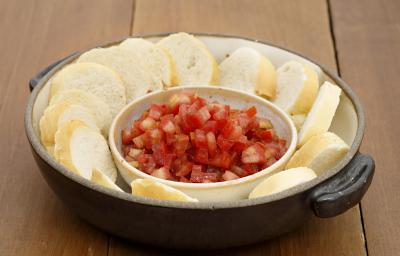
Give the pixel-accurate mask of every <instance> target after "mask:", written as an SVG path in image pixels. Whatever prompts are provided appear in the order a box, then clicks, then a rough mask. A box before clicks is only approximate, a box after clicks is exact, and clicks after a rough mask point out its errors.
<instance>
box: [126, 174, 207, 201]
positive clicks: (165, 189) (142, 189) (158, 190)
mask: <svg viewBox="0 0 400 256" xmlns="http://www.w3.org/2000/svg"><path fill="white" fill-rule="evenodd" d="M131 188H132V195H136V196H144V197H149V198H154V199H160V200H172V201H182V202H198V201H199V200H197V199H195V198H192V197H190V196H188V195H186V194H185V193H183V192H181V191H179V190H177V189H175V188H173V187H170V186H167V185H164V184H162V183H160V182H156V181H152V180H148V179H136V180H134V181H132V183H131Z"/></svg>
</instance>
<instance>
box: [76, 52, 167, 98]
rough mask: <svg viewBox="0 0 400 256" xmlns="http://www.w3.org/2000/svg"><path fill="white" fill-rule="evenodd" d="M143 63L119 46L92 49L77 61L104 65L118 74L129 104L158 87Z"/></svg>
mask: <svg viewBox="0 0 400 256" xmlns="http://www.w3.org/2000/svg"><path fill="white" fill-rule="evenodd" d="M141 61H142V60H140V59H139V58H138V56H137V55H136V54H134V53H133V52H132V51H130V50H127V49H124V48H121V47H118V46H112V47H109V48H95V49H92V50H90V51H87V52H85V53H83V54H82V55H81V56H80V57H79V58H78V60H77V62H79V63H80V62H95V63H98V64H102V65H104V66H106V67H109V68H111V69H113V70H114V71H115V72H117V73H118V74H119V75H120V76H121V78H122V80H123V81H124V84H125V87H126V95H127V101H128V103H129V102H131V101H132V100H134V99H136V98H137V97H140V96H142V95H145V94H146V93H147V92H149V91H152V90H154V88H155V87H156V85H154V84H153V80H152V78H151V75H150V73H149V72H148V71H147V70H146V69H145V68H144V65H143V64H141ZM159 89H161V88H159Z"/></svg>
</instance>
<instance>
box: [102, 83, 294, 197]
mask: <svg viewBox="0 0 400 256" xmlns="http://www.w3.org/2000/svg"><path fill="white" fill-rule="evenodd" d="M185 90H187V91H193V92H195V93H196V94H197V95H198V96H200V97H202V98H204V99H206V100H207V101H208V102H212V101H217V102H218V103H222V104H226V105H230V106H231V108H235V109H246V108H250V107H252V106H255V107H256V108H257V116H258V117H261V118H267V119H269V120H270V121H271V123H272V125H273V127H274V129H275V131H276V132H277V135H278V136H279V137H280V138H283V139H285V140H286V147H287V151H286V153H285V154H284V155H283V156H282V158H280V159H279V160H278V161H277V162H276V163H274V164H273V165H271V166H269V167H268V168H266V169H264V170H262V171H259V172H257V173H255V174H252V175H249V176H246V177H243V178H240V179H236V180H230V181H223V182H214V183H185V182H178V181H170V180H164V179H160V178H157V177H154V176H151V175H149V174H146V173H145V172H142V171H140V170H138V169H136V168H135V167H133V166H132V165H131V164H129V163H128V162H127V161H126V160H125V159H124V158H123V155H122V144H121V131H122V129H124V128H127V127H130V125H131V124H132V122H133V121H134V120H137V119H138V118H139V117H140V115H141V114H142V113H143V112H144V111H145V110H146V109H148V108H149V107H150V105H151V104H152V103H166V102H167V101H168V99H169V98H170V97H171V96H172V95H173V94H175V93H178V92H180V91H185ZM296 144H297V131H296V127H295V126H294V124H293V122H292V120H291V119H290V118H289V116H288V115H287V114H286V113H284V112H283V111H282V110H280V109H279V108H277V107H276V106H275V105H274V104H272V103H271V102H269V101H268V100H265V99H263V98H261V97H258V96H255V95H250V94H248V93H244V92H241V91H237V90H233V89H228V88H223V87H216V86H185V87H176V88H172V89H168V90H162V91H156V92H153V93H150V94H147V95H145V96H143V97H141V98H138V99H137V100H135V101H132V102H131V103H130V104H129V105H127V106H126V107H125V108H124V109H122V110H121V112H120V113H119V114H118V115H117V116H116V117H115V118H114V121H113V123H112V124H111V128H110V133H109V145H110V148H111V152H112V154H113V157H114V162H115V163H116V165H117V167H118V170H119V171H120V173H121V175H122V177H123V178H124V180H125V181H126V182H127V183H128V184H130V183H131V182H132V181H133V180H134V179H138V178H147V179H152V180H155V181H158V182H162V183H164V184H166V185H169V186H171V187H174V188H176V189H179V190H180V191H182V192H184V193H186V194H188V195H189V196H191V197H194V198H196V199H198V200H200V201H203V202H217V201H233V200H239V199H245V198H247V197H248V195H249V193H250V192H251V190H252V189H253V188H254V187H255V186H256V185H257V184H258V183H260V182H261V181H263V180H264V179H265V178H266V177H268V176H270V175H271V174H273V173H276V172H278V171H280V170H282V169H283V168H284V167H285V164H286V163H287V161H288V160H289V159H290V157H291V155H292V154H293V152H294V150H295V149H296Z"/></svg>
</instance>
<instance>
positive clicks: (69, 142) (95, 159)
mask: <svg viewBox="0 0 400 256" xmlns="http://www.w3.org/2000/svg"><path fill="white" fill-rule="evenodd" d="M54 158H55V159H56V160H57V161H58V162H59V163H60V164H62V165H64V166H65V167H67V168H68V169H70V170H71V171H73V172H75V173H77V174H79V175H81V176H82V177H84V178H86V179H88V180H90V179H91V178H92V172H93V169H97V170H101V171H103V172H104V174H105V175H107V176H108V178H110V179H111V181H113V182H115V180H116V178H117V169H116V168H115V165H114V162H113V160H112V157H111V152H110V149H109V148H108V144H107V141H106V140H105V138H104V137H103V136H101V134H100V133H98V132H97V131H96V130H93V129H92V128H90V127H88V126H87V125H85V123H83V122H82V121H78V120H70V121H67V122H66V123H65V124H64V125H63V126H62V127H61V128H60V129H59V130H58V131H57V132H56V136H55V145H54Z"/></svg>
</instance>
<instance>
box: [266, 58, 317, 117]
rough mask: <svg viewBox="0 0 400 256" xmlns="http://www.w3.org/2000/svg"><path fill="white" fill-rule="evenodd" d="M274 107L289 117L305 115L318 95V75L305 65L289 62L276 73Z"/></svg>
mask: <svg viewBox="0 0 400 256" xmlns="http://www.w3.org/2000/svg"><path fill="white" fill-rule="evenodd" d="M276 85H277V87H276V99H275V101H274V103H275V105H277V106H278V107H280V108H281V109H283V110H284V111H285V112H287V113H288V114H290V115H297V114H307V113H308V111H310V108H311V106H312V104H313V103H314V100H315V98H316V96H317V93H318V88H319V82H318V74H317V72H316V71H315V70H313V69H312V68H310V67H309V66H308V65H307V64H302V63H300V62H297V61H289V62H287V63H285V64H284V65H283V66H281V67H280V68H279V69H278V71H277V83H276Z"/></svg>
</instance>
